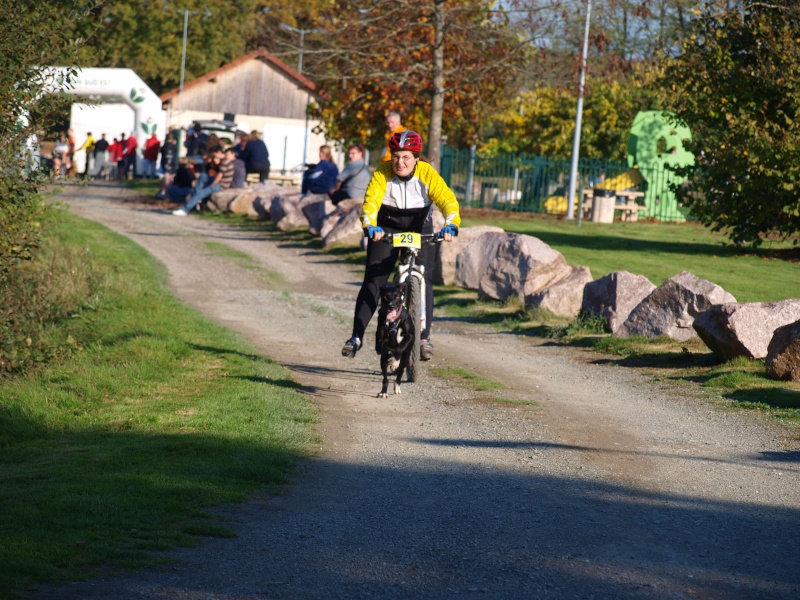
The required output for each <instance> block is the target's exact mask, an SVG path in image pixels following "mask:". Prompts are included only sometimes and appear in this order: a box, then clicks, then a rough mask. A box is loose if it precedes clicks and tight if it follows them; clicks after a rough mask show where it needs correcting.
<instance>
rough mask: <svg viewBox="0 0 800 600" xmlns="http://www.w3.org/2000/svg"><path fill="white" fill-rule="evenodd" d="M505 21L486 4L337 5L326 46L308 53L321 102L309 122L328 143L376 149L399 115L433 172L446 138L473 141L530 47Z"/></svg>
mask: <svg viewBox="0 0 800 600" xmlns="http://www.w3.org/2000/svg"><path fill="white" fill-rule="evenodd" d="M516 4H517V3H516V2H513V3H506V5H507V6H510V5H516ZM508 14H509V13H508V11H507V10H506V9H505V8H500V7H498V6H496V3H495V2H492V1H490V0H453V1H449V2H445V1H444V0H424V1H414V0H376V1H373V2H366V1H365V0H337V1H335V2H333V4H332V7H331V8H330V10H329V11H328V12H327V13H326V15H325V16H324V17H321V18H320V21H319V25H320V26H321V27H324V29H325V32H324V34H323V35H324V39H325V44H324V45H322V46H320V47H319V48H318V49H316V50H311V51H310V53H311V54H315V55H316V57H317V60H316V61H315V62H316V65H317V66H316V67H315V69H314V71H313V72H312V73H311V74H310V75H311V77H312V78H313V79H315V81H317V82H318V83H320V84H321V87H322V89H323V90H324V93H325V95H324V97H323V99H322V101H321V102H320V104H319V105H317V106H315V107H314V111H315V115H316V116H317V117H319V118H321V119H322V120H323V122H324V123H325V128H326V133H327V135H328V136H329V137H331V138H333V139H346V140H361V141H366V142H371V143H373V144H374V145H378V144H382V143H383V134H384V131H383V129H382V127H381V125H380V124H382V123H383V120H384V116H385V114H386V112H388V111H391V110H396V111H398V112H400V113H401V114H402V115H403V117H404V123H405V124H406V125H407V126H409V127H413V128H415V129H418V130H420V132H421V133H423V134H426V135H427V137H428V154H429V158H430V159H431V162H433V163H434V164H438V160H439V146H440V141H441V136H442V134H443V133H444V134H447V135H449V136H452V137H458V138H460V139H467V140H469V139H474V137H475V134H476V132H477V130H478V128H479V127H480V125H481V119H482V116H483V115H486V114H487V113H488V112H489V111H491V110H493V109H494V107H496V106H498V105H499V103H500V102H501V101H502V99H503V93H504V91H505V90H506V89H507V88H508V87H509V86H510V85H511V84H513V82H514V79H515V74H516V72H517V70H518V69H519V68H520V67H521V65H523V64H524V61H525V56H526V52H527V51H528V50H529V49H530V46H531V40H530V39H524V38H520V37H519V36H517V35H516V33H515V32H514V30H513V28H512V26H511V22H510V19H509V16H508Z"/></svg>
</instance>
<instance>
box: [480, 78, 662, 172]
mask: <svg viewBox="0 0 800 600" xmlns="http://www.w3.org/2000/svg"><path fill="white" fill-rule="evenodd" d="M651 84H652V77H651V76H650V75H649V74H648V73H646V72H645V69H643V68H637V69H636V70H635V76H634V77H631V78H629V79H627V80H625V81H622V82H618V81H611V82H609V81H606V80H605V79H602V78H596V79H593V78H589V79H588V80H587V86H586V87H587V92H586V97H585V103H584V109H583V125H582V128H581V129H582V135H581V147H580V155H581V156H582V157H586V158H605V159H609V160H618V161H620V162H624V161H625V158H626V156H627V148H628V137H629V134H630V128H631V125H632V124H633V120H634V118H635V117H636V113H638V112H639V111H640V110H653V109H659V108H663V106H664V101H663V99H662V98H660V97H659V95H658V94H657V92H656V90H654V89H653V86H652V85H651ZM576 100H577V98H576V95H575V93H574V92H573V91H571V90H567V89H563V88H559V87H556V86H546V87H545V86H543V87H538V88H536V89H534V90H529V91H526V92H523V93H522V94H520V95H519V96H518V97H517V98H515V99H514V101H513V102H511V103H510V104H509V106H508V107H507V108H506V109H505V110H504V111H502V112H500V113H498V114H497V116H496V117H495V119H494V128H495V131H494V134H493V135H492V137H491V138H490V139H489V140H488V142H487V143H485V144H484V145H483V148H482V149H483V150H484V151H488V152H525V153H531V154H535V155H537V156H547V157H551V158H564V159H565V158H569V156H570V155H571V154H572V143H573V134H574V131H575V103H576Z"/></svg>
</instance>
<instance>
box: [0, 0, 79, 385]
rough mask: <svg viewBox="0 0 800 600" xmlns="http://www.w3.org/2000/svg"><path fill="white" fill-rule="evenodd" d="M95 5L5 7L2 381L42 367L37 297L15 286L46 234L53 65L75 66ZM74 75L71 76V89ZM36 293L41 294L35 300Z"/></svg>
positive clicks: (0, 133) (0, 27)
mask: <svg viewBox="0 0 800 600" xmlns="http://www.w3.org/2000/svg"><path fill="white" fill-rule="evenodd" d="M93 5H94V1H93V0H86V1H80V0H75V1H70V2H63V3H51V2H41V1H40V0H14V1H13V2H12V1H11V0H2V1H0V113H1V114H2V115H3V120H2V121H1V122H0V173H2V177H0V378H2V377H4V376H6V375H8V374H9V373H12V372H14V371H15V370H17V369H19V368H21V367H22V366H24V365H26V364H29V363H30V362H31V361H34V360H36V359H35V357H36V355H38V354H40V349H39V347H38V340H37V338H38V333H39V332H40V330H41V329H42V324H41V321H40V320H39V319H38V315H36V314H35V311H34V310H33V309H32V308H31V293H32V292H31V290H30V289H28V288H25V289H20V287H19V286H18V285H17V284H16V282H17V280H18V279H19V277H18V274H19V271H20V267H21V265H22V263H23V261H26V260H28V259H30V258H32V257H33V256H34V254H35V252H36V249H37V247H38V245H39V242H40V239H41V236H42V232H43V229H44V228H43V221H44V219H43V216H44V213H45V212H46V211H47V205H46V204H45V203H44V202H43V200H42V197H41V196H40V191H41V190H42V187H43V185H44V184H45V183H46V181H47V177H48V175H49V173H47V171H46V169H44V168H37V167H38V163H37V160H36V155H37V154H38V148H37V143H36V142H37V140H36V137H35V136H36V135H37V134H41V133H42V132H44V131H47V130H49V129H50V127H51V126H52V122H53V119H54V118H56V116H57V115H60V113H61V110H63V108H64V102H63V98H60V97H59V96H58V95H57V94H54V93H51V92H54V91H56V90H57V88H54V86H53V80H52V78H51V77H50V76H49V73H48V67H49V66H50V65H54V64H58V63H61V64H67V65H70V66H71V65H74V64H75V60H76V57H75V53H76V50H77V49H78V48H79V46H80V43H81V40H80V39H75V38H72V37H70V36H69V35H65V33H64V32H65V30H67V29H68V28H69V27H70V26H71V25H72V24H73V23H76V22H80V21H81V20H82V19H84V18H85V16H86V14H87V11H88V10H90V9H91V8H92V7H93ZM72 76H74V70H67V75H66V79H65V81H64V83H65V84H66V85H69V83H70V79H71V77H72ZM33 293H34V294H35V293H36V292H35V291H34V292H33Z"/></svg>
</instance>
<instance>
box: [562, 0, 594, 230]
mask: <svg viewBox="0 0 800 600" xmlns="http://www.w3.org/2000/svg"><path fill="white" fill-rule="evenodd" d="M591 16H592V0H587V3H586V28H585V30H584V32H583V54H582V55H581V83H580V86H579V87H578V108H577V111H576V113H577V114H576V115H575V137H574V138H573V141H572V166H571V168H570V171H569V192H568V193H569V196H568V197H567V219H573V218H574V216H573V215H574V213H575V187H576V186H575V181H576V179H577V176H578V154H579V152H580V146H581V120H582V119H583V89H584V86H585V84H586V53H587V52H588V51H589V20H590V18H591ZM581 196H583V194H581ZM582 211H583V197H581V198H579V199H578V225H580V224H581V212H582Z"/></svg>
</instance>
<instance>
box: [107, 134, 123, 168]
mask: <svg viewBox="0 0 800 600" xmlns="http://www.w3.org/2000/svg"><path fill="white" fill-rule="evenodd" d="M124 143H125V134H124V133H123V134H122V140H120V139H118V138H114V142H113V143H112V144H111V146H110V147H109V153H110V154H111V162H112V166H113V169H114V170H113V172H112V173H111V176H112V177H113V178H114V179H121V178H122V171H123V170H124V168H123V165H122V150H123V148H124Z"/></svg>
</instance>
